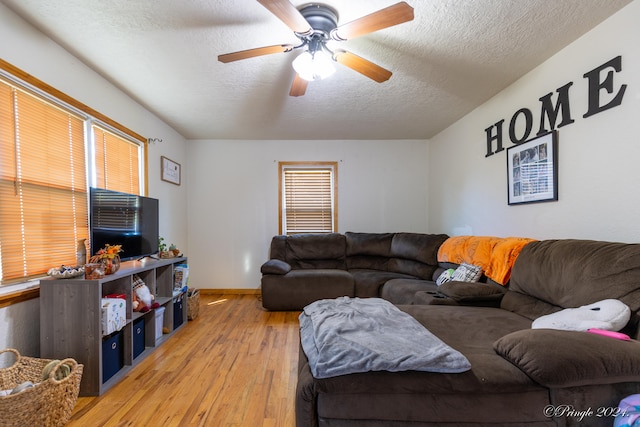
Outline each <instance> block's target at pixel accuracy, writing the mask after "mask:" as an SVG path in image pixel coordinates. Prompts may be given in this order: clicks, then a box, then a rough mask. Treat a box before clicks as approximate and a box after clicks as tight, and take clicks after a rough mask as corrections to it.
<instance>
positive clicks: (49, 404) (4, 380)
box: [0, 349, 83, 427]
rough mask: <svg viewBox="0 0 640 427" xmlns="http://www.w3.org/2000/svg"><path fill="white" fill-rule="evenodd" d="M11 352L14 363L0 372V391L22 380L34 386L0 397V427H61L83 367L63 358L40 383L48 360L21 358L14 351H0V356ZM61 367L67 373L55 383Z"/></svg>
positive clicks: (11, 387)
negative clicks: (67, 368)
mask: <svg viewBox="0 0 640 427" xmlns="http://www.w3.org/2000/svg"><path fill="white" fill-rule="evenodd" d="M5 352H11V353H14V354H15V357H16V361H15V363H14V364H13V365H12V366H9V367H8V368H4V369H0V390H12V389H13V388H14V387H16V386H17V385H19V384H22V383H23V382H25V381H31V382H32V383H33V384H34V386H33V387H31V388H27V389H25V390H23V391H21V392H19V393H16V394H14V395H10V396H1V397H0V425H2V426H7V427H9V426H11V427H13V426H16V427H22V426H47V427H53V426H64V425H65V424H66V423H67V421H69V419H70V418H71V413H72V412H73V408H74V406H75V405H76V400H77V399H78V392H79V391H80V380H81V379H82V368H83V365H81V364H79V363H78V362H76V361H75V360H73V359H64V360H61V361H60V363H59V364H58V365H57V366H56V367H55V368H54V369H52V370H51V373H50V374H49V377H48V378H47V379H46V380H44V381H43V380H42V371H43V369H44V367H45V366H47V364H49V362H51V359H38V358H34V357H26V356H21V355H20V353H18V351H17V350H14V349H5V350H0V354H2V353H5ZM62 364H68V365H69V366H71V373H70V374H69V375H68V376H67V377H65V378H63V379H62V380H60V381H58V380H56V379H55V374H56V372H57V371H58V369H59V368H60V366H61V365H62Z"/></svg>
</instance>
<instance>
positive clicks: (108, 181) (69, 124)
mask: <svg viewBox="0 0 640 427" xmlns="http://www.w3.org/2000/svg"><path fill="white" fill-rule="evenodd" d="M0 65H2V67H3V68H4V67H6V66H7V65H6V64H5V63H3V62H0ZM0 71H2V70H0ZM0 74H1V75H0V285H2V284H7V283H13V282H20V281H24V280H26V279H29V278H31V277H38V276H42V275H44V274H45V273H46V272H47V271H48V270H49V269H50V268H51V267H56V266H60V265H76V262H77V259H76V254H77V248H78V244H79V243H81V242H82V240H83V239H87V238H88V234H89V213H88V189H89V187H90V186H92V187H100V188H107V189H111V190H115V191H120V192H125V193H132V194H138V195H139V194H141V192H142V182H141V181H142V179H143V178H142V171H143V170H144V169H143V164H142V163H143V157H144V143H142V142H141V141H138V140H139V138H138V137H136V138H133V137H131V139H127V138H126V137H124V136H120V132H124V131H121V130H118V131H113V132H112V131H111V130H110V129H111V127H110V126H115V128H117V129H120V128H122V127H121V126H120V125H118V124H117V123H115V124H114V125H112V124H111V123H110V124H109V125H107V124H106V122H105V121H103V120H100V119H97V118H96V116H95V115H93V116H91V115H90V114H98V115H99V113H97V112H95V111H93V110H90V109H88V111H89V113H85V110H81V109H79V108H78V107H77V106H75V104H73V103H74V102H75V103H77V101H74V100H72V99H71V98H69V97H66V95H64V94H60V93H59V92H56V93H55V95H56V96H53V95H52V94H51V93H52V92H51V91H48V90H43V89H42V88H41V86H44V87H45V88H48V86H46V85H45V84H43V83H42V82H39V81H37V80H35V79H34V81H35V82H36V88H35V89H34V88H33V87H32V86H30V85H29V84H25V85H22V84H21V83H20V82H19V80H17V79H16V80H14V79H13V77H11V75H8V74H5V73H4V71H3V72H2V73H0ZM53 92H55V91H53ZM57 95H60V96H64V97H66V99H65V100H64V101H61V100H60V99H59V98H58V97H57ZM69 101H72V102H71V103H72V104H73V106H72V105H69ZM80 105H82V104H80ZM85 107H86V106H85ZM99 116H100V117H103V116H101V115H99ZM102 124H104V126H103V125H102ZM115 128H114V129H115ZM89 129H91V131H90V132H89V131H88V130H89ZM92 137H93V138H92ZM134 139H135V140H134ZM87 153H90V154H87ZM88 156H93V158H92V159H91V158H89V157H88Z"/></svg>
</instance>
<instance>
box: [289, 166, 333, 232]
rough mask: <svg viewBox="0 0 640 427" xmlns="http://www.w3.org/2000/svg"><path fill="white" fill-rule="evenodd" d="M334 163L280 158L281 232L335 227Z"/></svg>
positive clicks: (326, 229) (310, 230)
mask: <svg viewBox="0 0 640 427" xmlns="http://www.w3.org/2000/svg"><path fill="white" fill-rule="evenodd" d="M337 169H338V168H337V163H336V162H328V163H316V162H313V163H306V162H305V163H298V162H280V164H279V170H280V203H279V204H280V215H279V217H280V230H279V232H280V234H301V233H332V232H335V231H336V230H337V228H338V227H337V191H336V189H337Z"/></svg>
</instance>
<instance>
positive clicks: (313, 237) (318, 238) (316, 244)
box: [284, 233, 347, 270]
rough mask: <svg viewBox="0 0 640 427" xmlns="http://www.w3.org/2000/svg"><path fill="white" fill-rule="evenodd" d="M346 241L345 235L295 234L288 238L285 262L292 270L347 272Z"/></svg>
mask: <svg viewBox="0 0 640 427" xmlns="http://www.w3.org/2000/svg"><path fill="white" fill-rule="evenodd" d="M345 252H346V240H345V237H344V235H342V234H338V233H330V234H295V235H292V236H287V238H286V245H285V260H284V261H286V262H288V263H289V265H291V268H292V269H294V270H296V269H306V268H337V269H340V270H345V269H346V268H347V267H346V263H345Z"/></svg>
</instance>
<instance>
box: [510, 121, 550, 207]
mask: <svg viewBox="0 0 640 427" xmlns="http://www.w3.org/2000/svg"><path fill="white" fill-rule="evenodd" d="M507 186H508V188H507V192H508V203H509V205H519V204H522V203H534V202H548V201H554V200H558V142H557V132H556V131H552V132H549V133H547V134H544V135H541V136H538V137H536V138H533V139H530V140H528V141H525V142H523V143H522V144H518V145H514V146H513V147H509V148H507Z"/></svg>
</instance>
